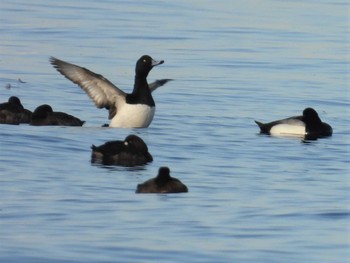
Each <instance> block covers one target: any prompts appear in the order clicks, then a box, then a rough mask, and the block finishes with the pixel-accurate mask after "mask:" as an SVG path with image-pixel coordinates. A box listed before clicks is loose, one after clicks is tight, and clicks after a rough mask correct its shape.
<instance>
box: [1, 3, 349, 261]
mask: <svg viewBox="0 0 350 263" xmlns="http://www.w3.org/2000/svg"><path fill="white" fill-rule="evenodd" d="M190 2H191V3H189V2H188V1H182V0H180V1H176V2H169V1H108V0H105V1H98V2H95V1H85V2H84V3H83V2H81V1H76V0H74V1H66V0H62V1H58V2H57V1H56V2H55V3H53V2H51V1H50V2H48V1H41V0H38V1H31V2H28V1H22V0H11V1H9V0H3V1H1V3H0V32H1V36H2V37H1V40H0V100H1V102H3V101H6V100H7V99H8V97H9V96H12V95H15V96H18V97H20V99H21V100H22V102H23V104H24V106H25V107H26V108H29V109H31V110H33V109H34V108H35V107H37V106H38V105H40V104H43V103H48V104H51V105H52V106H53V108H54V109H55V110H57V111H65V112H68V113H70V114H73V115H76V116H78V117H79V118H81V119H84V120H86V125H85V126H84V127H82V128H81V127H31V126H28V125H21V126H10V125H1V129H0V145H1V148H0V173H1V176H0V200H1V201H0V261H1V262H74V263H77V262H144V261H149V262H154V261H155V260H158V261H159V262H293V263H294V262H349V260H350V234H349V232H350V226H349V222H350V221H349V219H350V207H349V198H350V196H349V190H350V189H349V188H350V187H349V186H350V182H349V172H350V169H349V159H350V153H349V152H350V138H349V116H350V115H349V109H350V108H349V106H350V98H349V97H350V96H349V95H350V94H349V93H350V91H349V90H350V89H349V73H350V72H349V49H348V48H349V6H348V3H347V2H346V1H342V0H340V1H312V0H307V1H273V0H268V1H257V0H251V1H243V2H242V1H236V2H235V3H234V2H233V1H219V2H215V3H214V2H212V1H190ZM143 54H150V55H152V56H153V57H154V58H156V59H164V60H165V64H164V65H161V66H159V67H157V68H155V69H153V71H152V72H151V73H150V75H149V80H150V81H152V80H154V79H158V78H172V79H174V80H175V81H173V82H170V83H168V84H167V85H166V86H164V87H162V88H161V89H159V90H157V91H156V92H155V93H154V98H155V101H156V103H157V111H156V115H155V118H154V120H153V123H152V124H151V126H150V127H149V128H147V129H109V128H101V127H100V126H101V125H102V124H104V123H106V122H107V111H105V110H98V109H96V108H95V106H94V105H93V103H92V102H91V101H90V100H89V98H88V97H87V96H86V95H85V94H84V92H83V91H82V90H80V88H79V87H77V86H76V85H74V84H73V83H71V82H69V81H68V80H66V79H64V78H63V77H62V76H61V75H59V74H58V73H57V72H56V71H55V70H54V69H53V68H52V67H51V65H50V64H49V63H48V58H49V56H57V57H58V58H61V59H64V60H68V61H70V62H73V63H76V64H79V65H82V66H84V67H87V68H89V69H91V70H93V71H95V72H97V73H101V74H103V75H104V76H105V77H107V78H108V79H109V80H111V81H112V82H114V83H115V84H116V85H118V86H119V87H120V88H122V89H123V90H125V91H131V89H132V85H133V77H134V65H135V62H136V60H137V59H138V58H139V57H140V56H141V55H143ZM19 79H20V80H21V81H19ZM22 81H23V82H25V83H22ZM305 107H314V108H315V109H316V110H317V111H318V112H319V114H320V116H321V118H322V120H324V121H326V122H328V123H330V124H331V125H332V126H333V128H334V135H333V137H331V138H327V139H321V140H317V141H312V142H302V141H301V140H300V139H297V138H273V137H269V136H261V135H259V134H258V128H257V126H256V125H255V123H254V119H257V120H260V121H272V120H275V119H279V118H284V117H288V116H293V115H297V114H300V113H301V112H302V110H303V109H304V108H305ZM130 133H135V134H138V135H139V136H141V137H142V138H143V139H144V140H145V142H146V143H147V144H148V146H149V149H150V152H151V153H152V155H153V157H154V162H153V163H151V164H149V165H147V166H144V167H137V168H132V169H130V168H122V167H113V166H96V165H91V164H90V146H91V144H96V145H99V144H102V143H104V142H106V141H108V140H118V139H123V138H124V137H125V136H126V135H128V134H130ZM160 166H169V167H170V169H171V171H172V175H173V176H175V177H177V178H179V179H181V180H182V181H183V182H184V183H185V184H186V185H187V186H188V188H189V193H187V194H178V195H136V194H135V193H134V191H135V188H136V185H137V184H138V183H140V182H143V181H145V180H147V179H149V178H151V177H154V176H155V175H156V173H157V171H158V168H159V167H160Z"/></svg>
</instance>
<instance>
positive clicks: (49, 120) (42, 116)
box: [30, 104, 85, 126]
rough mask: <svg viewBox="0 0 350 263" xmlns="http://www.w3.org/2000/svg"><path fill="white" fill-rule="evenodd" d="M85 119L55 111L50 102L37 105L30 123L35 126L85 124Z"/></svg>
mask: <svg viewBox="0 0 350 263" xmlns="http://www.w3.org/2000/svg"><path fill="white" fill-rule="evenodd" d="M84 123H85V121H82V120H80V119H79V118H77V117H74V116H73V115H70V114H68V113H65V112H55V111H53V109H52V107H51V106H50V105H48V104H43V105H40V106H39V107H37V108H36V109H35V110H34V112H33V114H32V119H31V122H30V125H33V126H83V124H84Z"/></svg>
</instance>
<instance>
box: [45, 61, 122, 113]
mask: <svg viewBox="0 0 350 263" xmlns="http://www.w3.org/2000/svg"><path fill="white" fill-rule="evenodd" d="M50 62H51V64H52V65H53V66H54V68H56V69H57V71H58V72H60V73H61V74H62V75H63V76H65V77H66V78H67V79H69V80H71V81H72V82H74V83H75V84H78V85H79V86H80V87H81V88H82V89H83V90H84V91H85V92H86V94H87V95H88V96H89V97H90V98H91V99H92V100H93V102H94V103H95V105H96V107H97V108H106V109H108V110H109V117H110V119H111V118H113V116H114V115H115V114H116V112H117V108H116V107H118V101H119V100H124V99H125V96H126V94H125V92H123V91H122V90H120V89H119V88H118V87H117V86H115V85H113V83H111V82H110V81H109V80H108V79H106V78H104V77H103V76H102V75H99V74H96V73H94V72H92V71H90V70H88V69H86V68H83V67H79V66H77V65H74V64H71V63H68V62H65V61H63V60H60V59H57V58H54V57H50Z"/></svg>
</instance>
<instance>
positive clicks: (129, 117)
mask: <svg viewBox="0 0 350 263" xmlns="http://www.w3.org/2000/svg"><path fill="white" fill-rule="evenodd" d="M155 109H156V108H155V106H153V107H151V106H149V105H146V104H127V103H125V104H124V105H123V106H121V107H120V108H118V112H117V114H116V115H115V116H114V117H113V119H112V120H111V122H110V124H109V126H110V127H120V128H142V127H148V126H149V125H150V124H151V122H152V120H153V117H154V113H155Z"/></svg>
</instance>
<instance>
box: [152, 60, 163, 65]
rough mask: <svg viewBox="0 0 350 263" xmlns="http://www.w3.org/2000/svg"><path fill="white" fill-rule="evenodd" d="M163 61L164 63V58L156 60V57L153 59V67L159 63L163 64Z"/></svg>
mask: <svg viewBox="0 0 350 263" xmlns="http://www.w3.org/2000/svg"><path fill="white" fill-rule="evenodd" d="M163 63H164V60H154V59H152V67H154V66H158V65H160V64H163Z"/></svg>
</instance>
